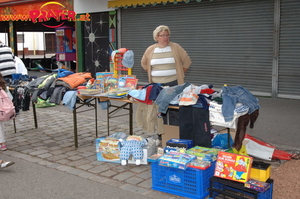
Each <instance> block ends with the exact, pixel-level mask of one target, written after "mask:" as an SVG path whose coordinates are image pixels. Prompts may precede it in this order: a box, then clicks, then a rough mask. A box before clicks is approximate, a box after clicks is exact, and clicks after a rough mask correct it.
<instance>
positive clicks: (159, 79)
mask: <svg viewBox="0 0 300 199" xmlns="http://www.w3.org/2000/svg"><path fill="white" fill-rule="evenodd" d="M170 35H171V32H170V29H169V27H168V26H164V25H160V26H158V27H157V28H156V29H155V30H154V31H153V39H154V41H156V42H157V43H155V44H153V45H151V46H149V47H148V48H147V49H146V51H145V53H144V55H143V57H142V60H141V65H142V67H143V68H144V69H145V70H146V71H147V73H148V79H149V83H160V84H162V86H175V85H180V84H183V83H184V77H185V72H186V71H187V69H188V68H189V67H190V65H191V63H192V61H191V58H190V57H189V55H188V54H187V52H186V51H185V50H184V49H183V48H182V47H181V46H180V45H179V44H177V43H173V42H170Z"/></svg>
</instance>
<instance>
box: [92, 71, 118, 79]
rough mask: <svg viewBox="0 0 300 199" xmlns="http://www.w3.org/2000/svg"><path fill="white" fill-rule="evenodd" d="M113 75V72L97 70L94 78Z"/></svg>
mask: <svg viewBox="0 0 300 199" xmlns="http://www.w3.org/2000/svg"><path fill="white" fill-rule="evenodd" d="M113 75H114V73H113V72H97V73H96V79H101V78H106V77H112V76H113Z"/></svg>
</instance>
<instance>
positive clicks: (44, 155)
mask: <svg viewBox="0 0 300 199" xmlns="http://www.w3.org/2000/svg"><path fill="white" fill-rule="evenodd" d="M52 156H53V154H51V153H43V154H41V155H38V156H37V157H39V158H49V157H52Z"/></svg>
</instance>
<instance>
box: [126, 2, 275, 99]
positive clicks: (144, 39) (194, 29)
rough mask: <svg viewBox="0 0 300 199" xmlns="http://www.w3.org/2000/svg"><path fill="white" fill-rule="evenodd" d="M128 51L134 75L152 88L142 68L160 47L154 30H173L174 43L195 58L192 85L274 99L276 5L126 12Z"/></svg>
mask: <svg viewBox="0 0 300 199" xmlns="http://www.w3.org/2000/svg"><path fill="white" fill-rule="evenodd" d="M121 24H122V27H121V32H122V38H121V43H122V47H126V48H130V49H132V50H133V51H134V53H135V65H134V68H133V74H136V75H137V76H138V79H139V81H140V82H146V83H147V75H146V72H145V71H144V70H143V69H142V67H141V66H140V60H141V58H142V55H143V53H144V51H145V49H146V48H147V47H148V46H149V45H150V44H153V43H154V40H153V36H152V33H153V30H154V29H155V28H156V27H157V26H158V25H167V26H169V28H170V30H171V37H170V40H171V41H173V42H176V43H179V44H180V45H181V46H182V47H183V48H184V49H185V50H186V51H187V52H188V54H189V55H190V57H191V59H192V62H193V63H192V65H191V68H190V69H189V70H188V72H187V73H186V79H185V81H186V82H190V83H193V84H196V85H202V84H213V85H214V87H215V88H221V87H222V86H223V84H227V85H229V86H234V85H241V86H243V87H245V88H247V89H248V90H250V91H251V92H256V93H259V94H261V95H266V96H270V95H271V86H272V85H271V84H272V59H273V26H274V1H269V0H266V1H261V0H254V1H253V0H243V1H241V0H232V1H228V0H214V1H201V2H199V3H198V2H190V3H184V2H183V3H177V4H167V5H156V6H145V7H136V8H126V9H121Z"/></svg>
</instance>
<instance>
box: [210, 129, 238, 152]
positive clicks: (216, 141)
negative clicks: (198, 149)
mask: <svg viewBox="0 0 300 199" xmlns="http://www.w3.org/2000/svg"><path fill="white" fill-rule="evenodd" d="M229 136H230V135H229ZM211 144H212V147H213V148H217V149H228V148H231V146H232V145H233V140H232V138H231V136H230V146H228V133H222V134H219V133H218V134H216V135H215V136H214V138H213V140H212V143H211Z"/></svg>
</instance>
